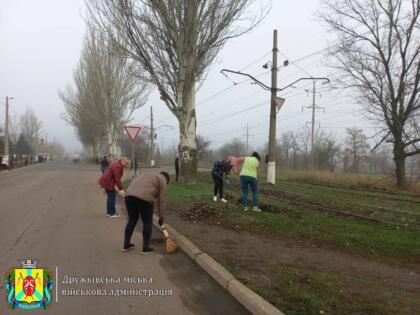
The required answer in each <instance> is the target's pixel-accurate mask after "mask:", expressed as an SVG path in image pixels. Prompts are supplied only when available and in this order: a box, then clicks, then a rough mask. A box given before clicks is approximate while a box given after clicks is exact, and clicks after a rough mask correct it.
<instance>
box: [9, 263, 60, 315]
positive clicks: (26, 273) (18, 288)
mask: <svg viewBox="0 0 420 315" xmlns="http://www.w3.org/2000/svg"><path fill="white" fill-rule="evenodd" d="M20 265H21V268H11V269H9V270H8V271H6V273H5V287H6V300H7V303H8V305H9V308H10V309H12V310H14V309H16V308H21V309H28V310H29V309H36V308H44V309H47V308H48V307H49V305H50V304H51V298H52V287H53V273H52V272H51V271H50V270H48V269H46V268H39V267H38V260H36V259H23V260H20Z"/></svg>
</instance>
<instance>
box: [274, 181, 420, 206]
mask: <svg viewBox="0 0 420 315" xmlns="http://www.w3.org/2000/svg"><path fill="white" fill-rule="evenodd" d="M279 181H281V182H285V183H296V184H299V185H306V186H315V187H317V188H318V189H324V190H326V189H330V188H334V189H336V190H338V191H341V192H343V193H346V194H351V195H358V196H360V195H362V196H364V197H374V198H386V199H388V200H395V201H400V202H409V203H418V204H420V195H415V194H409V193H398V192H392V191H386V190H379V189H368V188H366V189H360V188H356V187H343V186H336V185H329V184H317V183H308V182H305V181H299V180H290V179H287V180H285V179H279ZM356 190H357V191H358V192H356ZM365 192H371V193H372V194H367V193H365ZM373 193H375V194H373ZM387 195H392V196H387ZM395 195H403V196H406V197H407V198H398V197H395ZM408 198H412V199H408Z"/></svg>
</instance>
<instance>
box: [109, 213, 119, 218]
mask: <svg viewBox="0 0 420 315" xmlns="http://www.w3.org/2000/svg"><path fill="white" fill-rule="evenodd" d="M109 217H110V218H119V217H120V215H119V214H118V213H116V214H113V215H110V216H109Z"/></svg>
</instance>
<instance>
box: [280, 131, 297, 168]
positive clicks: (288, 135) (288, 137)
mask: <svg viewBox="0 0 420 315" xmlns="http://www.w3.org/2000/svg"><path fill="white" fill-rule="evenodd" d="M292 143H293V132H291V131H289V132H285V133H283V134H282V135H281V138H280V140H279V142H278V145H277V146H278V148H279V151H280V152H279V153H280V154H278V156H279V157H280V158H281V159H282V160H283V161H282V162H283V163H280V165H281V164H283V168H284V169H288V168H289V157H290V151H291V149H292Z"/></svg>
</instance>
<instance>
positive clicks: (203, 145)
mask: <svg viewBox="0 0 420 315" xmlns="http://www.w3.org/2000/svg"><path fill="white" fill-rule="evenodd" d="M196 142H197V155H198V156H197V159H198V160H199V161H201V160H204V159H206V158H207V157H208V156H209V155H210V144H211V141H210V139H208V138H204V137H203V136H200V135H198V136H197V141H196Z"/></svg>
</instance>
